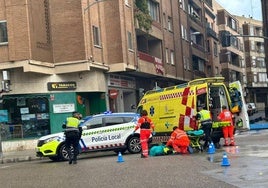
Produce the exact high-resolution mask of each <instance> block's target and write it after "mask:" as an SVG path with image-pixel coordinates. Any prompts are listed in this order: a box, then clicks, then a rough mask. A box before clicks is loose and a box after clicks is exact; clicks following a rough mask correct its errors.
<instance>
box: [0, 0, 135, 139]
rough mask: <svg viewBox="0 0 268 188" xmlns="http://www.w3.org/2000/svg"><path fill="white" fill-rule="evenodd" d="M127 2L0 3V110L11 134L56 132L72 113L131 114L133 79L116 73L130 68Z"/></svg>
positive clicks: (19, 0) (132, 38)
mask: <svg viewBox="0 0 268 188" xmlns="http://www.w3.org/2000/svg"><path fill="white" fill-rule="evenodd" d="M131 3H132V1H122V0H109V1H98V2H96V1H93V0H92V1H86V0H81V1H77V0H65V1H63V0H27V1H26V0H14V1H9V0H8V1H4V0H0V28H1V32H0V33H1V37H0V54H1V55H0V69H1V73H2V84H3V86H2V89H3V90H2V93H1V110H2V112H3V114H4V117H5V118H4V120H3V121H5V122H8V123H9V124H10V130H11V131H12V135H13V136H14V137H20V138H21V137H23V138H27V137H36V136H41V135H45V134H48V133H54V132H59V131H61V130H62V128H61V124H62V122H63V121H64V120H65V118H66V117H67V116H69V115H71V112H72V111H74V110H78V111H79V112H81V113H83V115H86V114H96V113H100V112H104V111H106V110H107V109H108V110H109V109H110V107H111V109H114V110H115V111H130V110H133V109H131V106H132V104H136V103H137V99H136V93H137V88H136V82H135V77H133V76H132V77H131V76H127V75H124V74H120V73H121V72H131V71H135V70H136V69H137V54H136V42H135V27H134V21H133V5H132V4H131ZM111 73H115V74H111ZM109 105H110V107H109ZM116 108H117V109H116ZM2 112H1V113H2ZM13 133H14V134H13Z"/></svg>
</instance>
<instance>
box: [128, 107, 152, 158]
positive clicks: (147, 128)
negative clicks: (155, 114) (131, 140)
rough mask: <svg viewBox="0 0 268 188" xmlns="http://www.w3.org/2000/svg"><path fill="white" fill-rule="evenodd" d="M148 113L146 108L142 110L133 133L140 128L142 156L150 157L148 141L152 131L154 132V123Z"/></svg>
mask: <svg viewBox="0 0 268 188" xmlns="http://www.w3.org/2000/svg"><path fill="white" fill-rule="evenodd" d="M147 116H148V113H147V111H146V110H143V111H142V112H141V117H140V118H139V120H138V123H137V125H136V126H135V129H134V131H133V133H132V134H134V133H135V131H136V130H138V129H139V128H140V143H141V150H142V153H141V158H147V157H148V153H149V151H148V141H149V138H150V136H151V133H152V131H153V135H154V134H155V133H154V124H153V122H152V120H151V119H150V118H149V117H147Z"/></svg>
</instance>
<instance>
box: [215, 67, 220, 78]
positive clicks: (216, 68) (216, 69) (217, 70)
mask: <svg viewBox="0 0 268 188" xmlns="http://www.w3.org/2000/svg"><path fill="white" fill-rule="evenodd" d="M215 71H216V76H217V75H219V73H220V72H219V67H215Z"/></svg>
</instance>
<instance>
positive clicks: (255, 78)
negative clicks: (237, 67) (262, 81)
mask: <svg viewBox="0 0 268 188" xmlns="http://www.w3.org/2000/svg"><path fill="white" fill-rule="evenodd" d="M257 81H258V78H257V74H255V73H254V75H253V82H257Z"/></svg>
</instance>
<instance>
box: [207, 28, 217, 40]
mask: <svg viewBox="0 0 268 188" xmlns="http://www.w3.org/2000/svg"><path fill="white" fill-rule="evenodd" d="M206 31H207V36H210V37H213V38H214V39H215V40H219V38H218V35H217V33H216V32H215V31H214V30H213V29H212V28H210V27H207V28H206Z"/></svg>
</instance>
